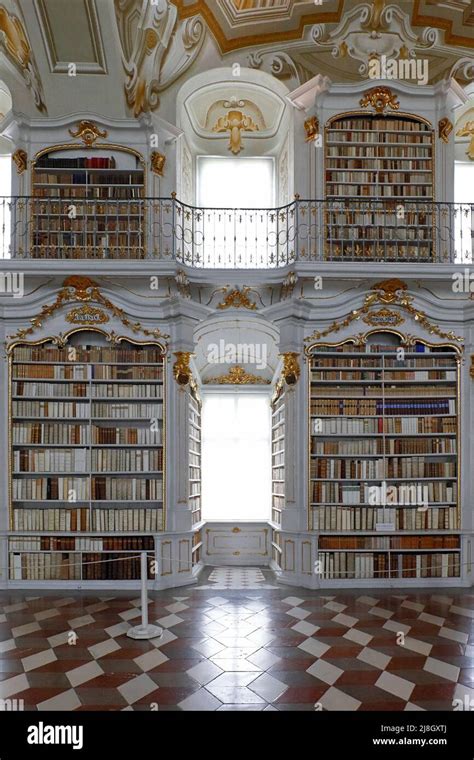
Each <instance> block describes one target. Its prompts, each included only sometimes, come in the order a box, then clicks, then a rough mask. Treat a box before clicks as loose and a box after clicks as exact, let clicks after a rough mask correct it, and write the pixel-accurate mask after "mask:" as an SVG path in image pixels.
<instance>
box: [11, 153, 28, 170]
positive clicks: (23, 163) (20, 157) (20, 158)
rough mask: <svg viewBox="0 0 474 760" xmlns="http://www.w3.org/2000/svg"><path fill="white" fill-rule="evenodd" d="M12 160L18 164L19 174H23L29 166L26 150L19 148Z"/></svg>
mask: <svg viewBox="0 0 474 760" xmlns="http://www.w3.org/2000/svg"><path fill="white" fill-rule="evenodd" d="M12 160H13V161H14V163H15V164H16V170H17V173H18V174H23V172H24V171H26V168H27V166H28V156H27V154H26V150H22V149H21V148H18V150H16V151H15V152H14V153H13V155H12Z"/></svg>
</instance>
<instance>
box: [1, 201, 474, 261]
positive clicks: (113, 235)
mask: <svg viewBox="0 0 474 760" xmlns="http://www.w3.org/2000/svg"><path fill="white" fill-rule="evenodd" d="M473 254H474V204H454V203H431V202H427V201H406V202H403V201H400V199H393V200H383V201H382V200H367V201H364V200H355V199H351V198H342V199H339V200H332V201H321V200H302V199H300V198H298V197H297V198H296V199H295V200H294V201H293V202H292V203H289V204H288V205H286V206H281V207H279V208H273V209H243V208H242V209H231V208H229V209H216V208H197V207H194V206H189V205H186V204H184V203H181V201H179V200H177V199H176V198H175V197H171V198H143V199H133V200H114V201H106V200H105V201H104V200H93V199H77V198H76V199H74V203H73V202H72V201H71V200H70V199H69V200H64V198H62V199H61V198H37V197H35V198H32V197H3V198H0V258H1V259H3V260H5V259H14V260H18V259H28V260H33V259H49V260H50V259H55V260H57V259H62V260H71V259H75V260H77V259H105V260H110V259H121V260H135V259H145V260H148V261H150V260H153V261H176V262H177V263H179V264H185V265H187V266H190V267H196V268H201V269H276V268H279V267H285V266H287V265H290V264H294V263H295V262H308V263H311V262H341V263H342V262H344V263H348V262H352V263H357V262H366V263H370V262H376V261H377V262H386V263H394V262H404V263H412V264H413V263H415V264H418V263H419V264H430V263H437V264H471V263H472V262H473V261H474V256H473Z"/></svg>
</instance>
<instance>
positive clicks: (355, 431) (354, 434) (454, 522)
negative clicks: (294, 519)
mask: <svg viewBox="0 0 474 760" xmlns="http://www.w3.org/2000/svg"><path fill="white" fill-rule="evenodd" d="M309 358H310V372H309V409H310V420H309V434H310V440H309V529H310V530H314V531H317V532H318V551H319V562H320V566H319V572H320V579H321V581H322V582H323V583H324V582H329V583H334V584H336V585H337V584H340V583H344V582H353V581H354V580H357V579H373V580H374V582H375V581H384V580H390V579H391V580H394V579H396V581H400V580H401V581H402V582H403V581H404V580H405V579H420V578H422V579H423V582H425V580H426V579H441V578H445V579H452V578H458V577H459V576H460V567H461V544H460V528H461V519H460V503H459V498H460V496H459V491H460V489H459V441H460V430H459V362H460V359H459V353H458V350H457V348H456V347H455V346H450V345H440V346H436V345H433V344H428V343H427V342H425V341H423V340H421V339H420V340H416V341H415V342H414V343H413V344H411V345H402V343H401V339H400V337H399V336H398V335H397V334H395V333H390V332H375V333H372V334H369V335H368V336H367V337H366V342H365V343H363V344H362V345H361V344H360V343H357V342H356V339H355V338H352V339H348V340H346V341H345V342H343V343H341V344H333V345H330V344H319V345H318V344H316V345H314V346H312V347H311V349H310V351H309Z"/></svg>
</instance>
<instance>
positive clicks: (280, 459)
mask: <svg viewBox="0 0 474 760" xmlns="http://www.w3.org/2000/svg"><path fill="white" fill-rule="evenodd" d="M271 408H272V522H273V523H275V524H276V525H281V513H282V510H283V509H284V507H285V386H284V383H283V381H279V382H278V384H277V387H276V389H275V393H274V396H273V398H272V402H271Z"/></svg>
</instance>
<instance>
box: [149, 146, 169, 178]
mask: <svg viewBox="0 0 474 760" xmlns="http://www.w3.org/2000/svg"><path fill="white" fill-rule="evenodd" d="M165 163H166V156H164V155H163V153H158V151H156V150H154V151H153V153H152V154H151V170H152V172H153V174H157V175H158V176H159V177H162V176H163V172H164V169H165Z"/></svg>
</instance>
